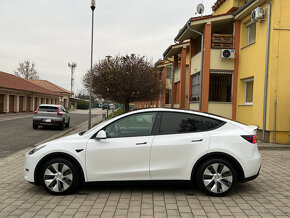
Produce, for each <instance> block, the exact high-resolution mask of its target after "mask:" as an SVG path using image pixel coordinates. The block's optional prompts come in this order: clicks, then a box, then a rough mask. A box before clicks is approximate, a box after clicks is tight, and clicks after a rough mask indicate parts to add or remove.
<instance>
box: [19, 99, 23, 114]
mask: <svg viewBox="0 0 290 218" xmlns="http://www.w3.org/2000/svg"><path fill="white" fill-rule="evenodd" d="M19 112H23V96H19Z"/></svg>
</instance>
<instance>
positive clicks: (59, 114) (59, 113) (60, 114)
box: [57, 108, 63, 116]
mask: <svg viewBox="0 0 290 218" xmlns="http://www.w3.org/2000/svg"><path fill="white" fill-rule="evenodd" d="M57 115H58V116H62V115H63V113H62V112H59V108H57Z"/></svg>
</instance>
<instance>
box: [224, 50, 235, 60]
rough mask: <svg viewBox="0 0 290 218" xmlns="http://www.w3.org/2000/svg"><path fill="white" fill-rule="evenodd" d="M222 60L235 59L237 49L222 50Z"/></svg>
mask: <svg viewBox="0 0 290 218" xmlns="http://www.w3.org/2000/svg"><path fill="white" fill-rule="evenodd" d="M221 58H222V59H229V58H235V49H222V51H221Z"/></svg>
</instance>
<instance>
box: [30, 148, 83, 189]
mask: <svg viewBox="0 0 290 218" xmlns="http://www.w3.org/2000/svg"><path fill="white" fill-rule="evenodd" d="M51 158H64V159H67V160H69V161H71V162H72V163H74V164H75V165H76V167H77V168H78V170H79V172H80V182H84V181H85V174H84V171H83V168H82V166H81V164H80V163H79V161H78V160H77V159H76V158H74V157H73V156H72V155H70V154H67V153H63V152H54V153H50V154H48V155H46V156H44V157H43V158H42V159H41V160H40V161H39V162H38V164H37V165H36V168H35V171H34V183H35V184H36V185H40V184H41V183H40V179H39V176H38V174H39V173H40V170H41V167H42V166H43V164H44V163H45V162H46V161H47V160H49V159H51Z"/></svg>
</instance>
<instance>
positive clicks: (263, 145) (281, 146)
mask: <svg viewBox="0 0 290 218" xmlns="http://www.w3.org/2000/svg"><path fill="white" fill-rule="evenodd" d="M258 148H259V149H260V150H290V145H285V144H271V143H264V142H258Z"/></svg>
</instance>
